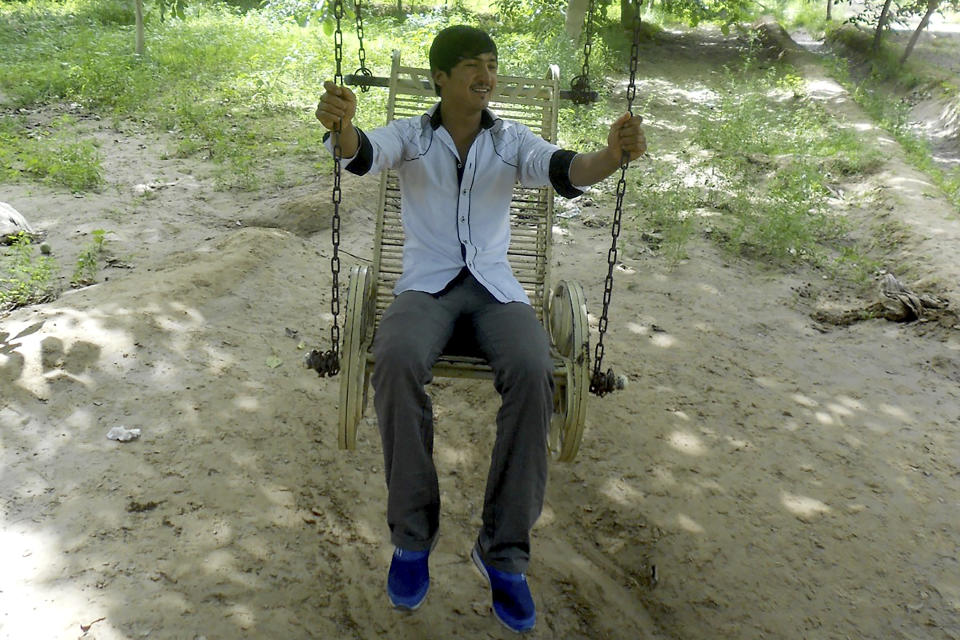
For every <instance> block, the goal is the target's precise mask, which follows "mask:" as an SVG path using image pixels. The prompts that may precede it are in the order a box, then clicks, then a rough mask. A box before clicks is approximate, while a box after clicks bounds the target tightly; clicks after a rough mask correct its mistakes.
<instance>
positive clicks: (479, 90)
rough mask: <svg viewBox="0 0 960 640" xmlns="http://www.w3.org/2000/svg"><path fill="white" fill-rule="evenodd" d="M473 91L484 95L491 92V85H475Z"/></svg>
mask: <svg viewBox="0 0 960 640" xmlns="http://www.w3.org/2000/svg"><path fill="white" fill-rule="evenodd" d="M472 91H473V92H474V93H482V94H484V95H486V94H488V93H490V87H473V88H472Z"/></svg>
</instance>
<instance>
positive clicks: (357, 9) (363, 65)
mask: <svg viewBox="0 0 960 640" xmlns="http://www.w3.org/2000/svg"><path fill="white" fill-rule="evenodd" d="M361 4H362V3H361V0H354V3H353V8H354V13H355V14H356V16H357V40H359V41H360V51H359V52H358V56H359V58H360V68H359V69H357V75H358V76H361V75H362V76H373V72H372V71H370V69H368V68H367V50H366V49H364V48H363V15H362V6H361ZM360 91H362V92H363V93H366V92H367V91H370V85H367V84H361V85H360Z"/></svg>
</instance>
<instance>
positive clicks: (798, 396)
mask: <svg viewBox="0 0 960 640" xmlns="http://www.w3.org/2000/svg"><path fill="white" fill-rule="evenodd" d="M790 397H791V398H793V401H794V402H796V403H797V404H799V405H803V406H804V407H809V408H811V409H812V408H814V407H818V406H820V403H819V402H817V401H816V400H814V399H813V398H809V397H807V396H805V395H803V394H802V393H794V394H792V395H791V396H790Z"/></svg>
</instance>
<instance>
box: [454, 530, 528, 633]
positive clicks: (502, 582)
mask: <svg viewBox="0 0 960 640" xmlns="http://www.w3.org/2000/svg"><path fill="white" fill-rule="evenodd" d="M470 557H472V558H473V563H474V564H475V565H477V569H479V570H480V573H482V574H483V577H484V578H486V579H487V582H489V583H490V591H491V592H492V594H493V612H494V614H496V616H497V619H498V620H500V622H502V623H503V624H504V626H506V627H507V628H508V629H510V630H511V631H517V632H520V633H522V632H524V631H530V630H531V629H533V625H535V624H536V623H537V608H536V605H534V603H533V596H532V595H531V594H530V587H529V586H527V576H526V575H524V574H522V573H508V572H506V571H499V570H497V569H494V568H493V567H490V566H487V565H486V564H485V563H484V562H483V560H482V559H481V558H480V551H479V550H478V549H477V547H476V546H474V547H473V553H471V554H470Z"/></svg>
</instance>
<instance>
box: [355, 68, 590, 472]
mask: <svg viewBox="0 0 960 640" xmlns="http://www.w3.org/2000/svg"><path fill="white" fill-rule="evenodd" d="M430 78H431V76H430V71H429V69H421V68H412V67H403V66H401V65H400V54H399V52H397V51H394V53H393V64H392V68H391V72H390V85H389V86H390V93H389V98H388V102H387V122H391V121H392V120H394V119H397V118H405V117H409V116H418V115H421V114H422V113H424V111H426V110H427V109H428V108H429V107H430V106H431V105H432V104H434V103H435V102H436V100H437V96H436V93H435V92H434V89H433V84H432V82H431V80H430ZM559 97H560V89H559V70H558V68H557V67H556V66H555V65H551V67H550V71H549V73H548V74H547V77H546V78H545V79H543V80H539V79H532V78H520V77H513V76H503V75H498V77H497V92H496V94H495V96H494V99H493V100H492V101H491V105H490V106H491V108H492V109H493V110H494V111H496V112H497V113H498V114H500V115H501V116H503V117H506V118H509V119H511V120H516V121H518V122H522V123H523V124H525V125H527V126H528V127H530V129H532V130H533V131H534V133H537V134H539V135H541V136H542V137H543V138H545V139H547V140H550V141H552V142H555V141H556V136H557V107H558V101H559ZM376 212H377V215H376V226H375V228H374V247H373V261H372V264H371V265H369V266H368V265H357V266H354V267H352V268H351V270H350V280H349V285H348V288H347V296H346V313H345V318H344V338H343V347H342V350H341V353H340V407H339V416H338V419H339V434H338V444H339V446H340V448H341V449H349V450H352V449H355V448H356V441H357V426H358V424H359V422H360V419H361V418H362V417H363V415H364V413H365V411H366V406H367V397H368V390H369V387H370V376H371V374H372V373H373V366H374V356H373V353H372V351H371V347H372V344H373V337H374V335H375V333H376V330H377V325H378V323H379V321H380V318H381V317H382V316H383V312H384V311H385V310H386V308H387V306H388V305H389V304H390V303H391V302H392V301H393V297H394V296H393V288H394V285H395V284H396V281H397V279H398V278H399V277H400V273H401V271H402V257H403V226H402V224H401V219H400V186H399V180H398V178H397V176H396V174H395V173H394V172H393V171H386V172H384V173H383V174H381V178H380V192H379V199H378V205H377V209H376ZM510 215H511V241H510V248H509V251H508V258H509V261H510V265H511V267H512V268H513V271H514V274H515V275H516V277H517V279H518V280H519V281H520V284H521V285H523V288H524V290H525V291H526V293H527V295H528V296H529V298H530V302H531V305H532V306H533V308H534V310H535V311H536V313H537V317H538V318H539V320H540V322H541V323H543V325H544V328H545V329H546V331H547V335H548V336H549V338H550V343H551V355H552V357H553V361H554V374H553V375H554V381H555V393H554V415H553V419H552V421H551V425H550V436H549V442H548V446H549V449H550V454H551V455H552V456H553V457H554V458H556V459H557V460H560V461H564V462H569V461H572V460H573V459H574V458H575V457H576V455H577V451H578V450H579V448H580V441H581V438H582V436H583V426H584V420H585V411H586V400H587V392H588V391H589V386H590V348H589V328H588V325H587V307H586V302H585V299H584V296H583V289H582V287H581V286H580V285H579V284H578V283H576V282H566V281H562V280H561V281H559V282H557V283H556V284H555V285H554V286H553V288H552V289H550V288H549V287H550V285H551V280H550V263H551V237H552V232H553V190H552V189H551V188H549V187H541V188H523V187H520V186H519V185H517V186H515V187H514V191H513V200H512V203H511V209H510ZM456 353H457V354H460V353H461V351H456ZM433 375H434V377H450V378H478V379H489V380H492V379H493V371H492V369H491V368H490V366H489V365H488V364H487V363H486V361H485V360H484V359H483V358H481V357H477V356H473V355H455V354H454V353H451V352H449V351H447V350H445V351H444V353H443V354H442V355H441V356H440V358H439V360H438V361H437V363H436V364H435V365H434V367H433Z"/></svg>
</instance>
